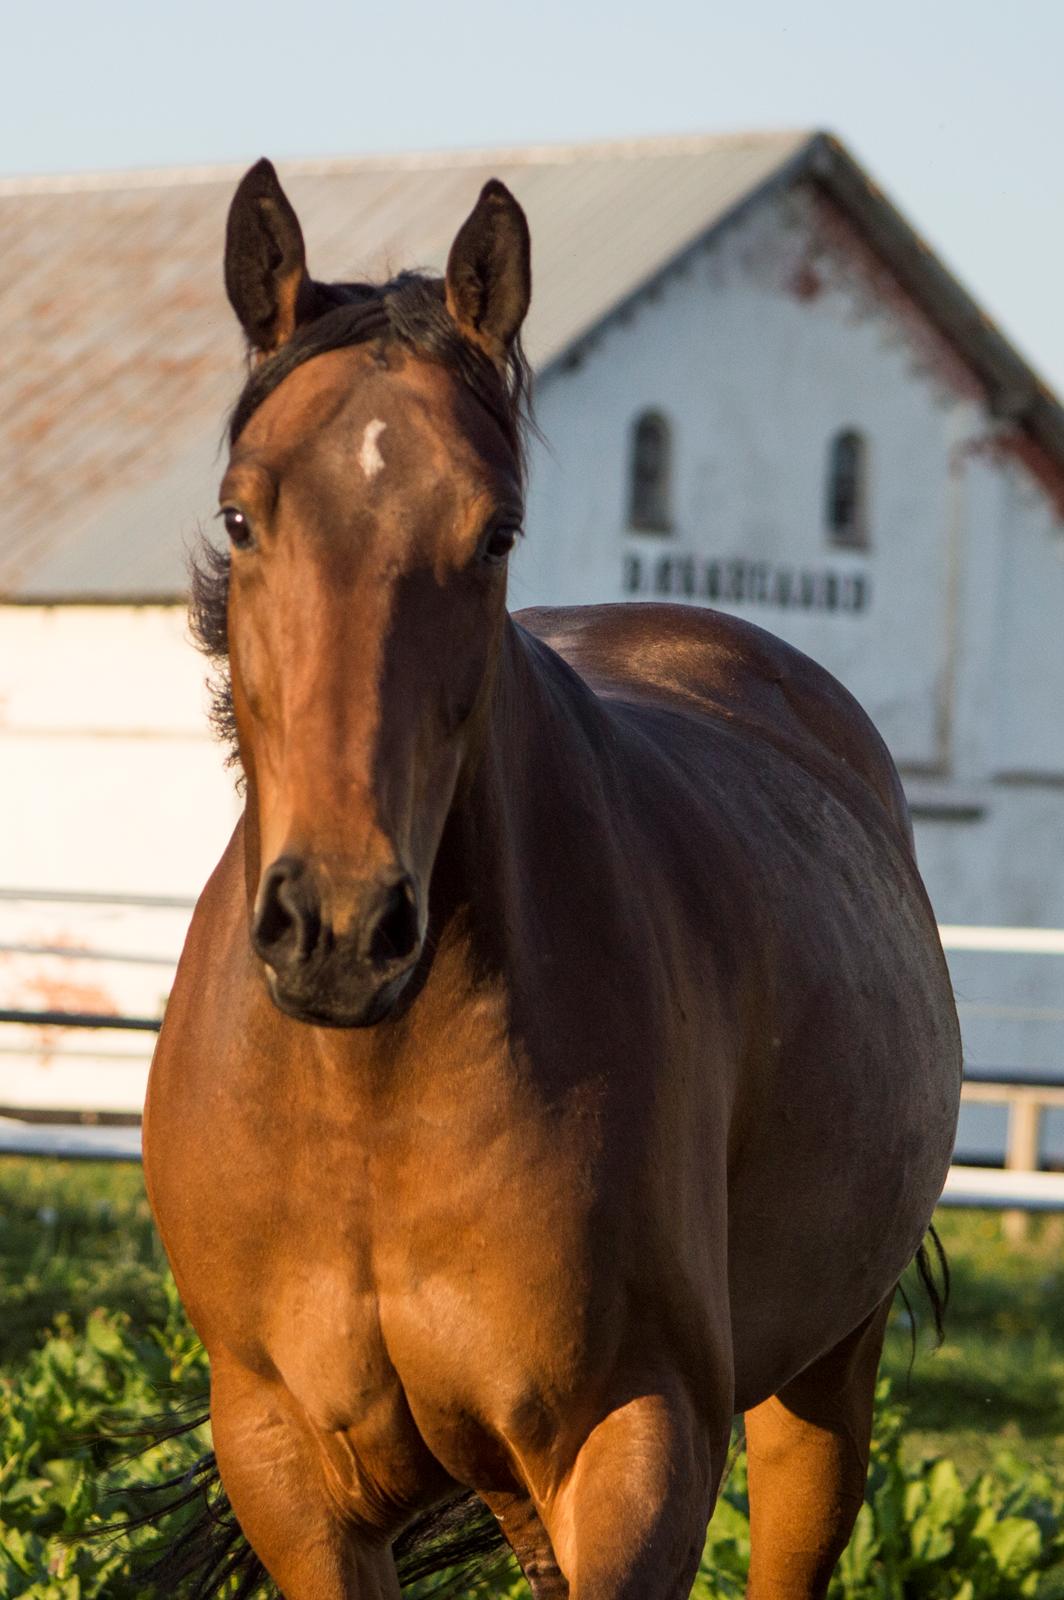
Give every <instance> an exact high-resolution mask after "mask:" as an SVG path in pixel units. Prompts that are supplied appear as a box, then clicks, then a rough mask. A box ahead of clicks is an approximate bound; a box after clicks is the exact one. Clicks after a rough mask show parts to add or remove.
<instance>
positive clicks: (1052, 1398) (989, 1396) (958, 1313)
mask: <svg viewBox="0 0 1064 1600" xmlns="http://www.w3.org/2000/svg"><path fill="white" fill-rule="evenodd" d="M937 1226H938V1230H939V1234H940V1236H941V1238H942V1242H943V1244H944V1245H945V1247H946V1252H947V1255H948V1257H949V1262H950V1270H951V1276H952V1294H951V1297H950V1306H949V1312H948V1315H947V1318H946V1339H945V1342H944V1344H943V1345H942V1347H941V1349H939V1350H936V1351H933V1352H932V1349H931V1342H930V1339H929V1337H928V1332H927V1329H928V1327H929V1324H930V1317H929V1316H928V1315H927V1313H926V1312H924V1315H923V1318H922V1320H923V1323H924V1327H923V1329H922V1330H921V1337H920V1349H919V1352H918V1355H917V1359H916V1362H915V1364H914V1366H913V1370H912V1375H911V1377H910V1376H909V1375H908V1367H909V1356H910V1343H909V1329H908V1322H907V1319H906V1318H905V1314H904V1310H903V1309H902V1308H901V1307H900V1305H899V1306H898V1307H897V1308H896V1309H895V1314H894V1317H893V1319H892V1326H891V1329H890V1332H889V1334H888V1339H887V1345H886V1349H885V1352H884V1361H883V1368H882V1370H883V1371H884V1372H885V1373H887V1374H888V1375H889V1376H890V1378H891V1379H892V1385H893V1392H894V1395H895V1397H896V1398H897V1399H898V1400H900V1401H901V1402H902V1403H903V1404H904V1405H905V1406H906V1408H907V1410H908V1428H907V1437H906V1446H905V1448H906V1454H907V1455H909V1456H910V1457H911V1458H915V1457H916V1456H917V1455H919V1454H921V1453H926V1454H933V1455H950V1456H952V1458H953V1459H954V1460H955V1461H956V1462H957V1464H958V1466H959V1467H960V1468H961V1469H962V1471H963V1472H965V1473H966V1474H969V1475H970V1474H972V1473H974V1472H975V1471H977V1470H981V1469H983V1468H984V1467H987V1466H988V1465H990V1463H991V1462H992V1460H993V1458H994V1456H995V1454H996V1453H997V1452H998V1451H999V1450H1001V1449H1003V1448H1007V1449H1011V1450H1013V1451H1015V1452H1016V1453H1017V1454H1019V1455H1022V1457H1023V1458H1024V1459H1025V1460H1027V1461H1029V1462H1030V1463H1031V1464H1032V1465H1035V1464H1037V1465H1041V1466H1044V1467H1046V1468H1047V1469H1048V1470H1049V1471H1051V1472H1053V1473H1056V1474H1058V1475H1059V1477H1060V1480H1061V1482H1062V1483H1064V1225H1062V1220H1061V1219H1057V1218H1033V1219H1031V1221H1030V1222H1029V1223H1028V1237H1027V1239H1026V1240H1025V1241H1024V1243H1022V1244H1010V1243H1008V1242H1007V1241H1006V1239H1005V1238H1004V1236H1003V1233H1002V1227H1001V1221H1000V1219H999V1217H998V1216H997V1215H996V1214H994V1213H990V1212H956V1211H945V1212H942V1213H940V1214H939V1217H938V1220H937ZM908 1288H909V1297H910V1299H911V1300H912V1301H913V1304H914V1306H915V1307H916V1309H917V1313H918V1316H919V1315H920V1313H921V1311H923V1307H922V1305H921V1300H920V1292H919V1289H918V1287H915V1286H914V1285H913V1284H912V1283H911V1282H910V1283H909V1284H908Z"/></svg>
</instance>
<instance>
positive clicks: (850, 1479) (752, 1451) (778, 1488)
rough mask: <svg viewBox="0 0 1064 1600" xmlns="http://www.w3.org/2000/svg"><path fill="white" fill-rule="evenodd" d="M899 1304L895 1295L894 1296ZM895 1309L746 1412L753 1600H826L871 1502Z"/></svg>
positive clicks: (879, 1314) (886, 1306)
mask: <svg viewBox="0 0 1064 1600" xmlns="http://www.w3.org/2000/svg"><path fill="white" fill-rule="evenodd" d="M891 1299H893V1296H891ZM889 1310H890V1300H889V1299H888V1300H886V1301H885V1302H884V1303H883V1305H881V1306H880V1307H879V1309H878V1310H877V1311H875V1312H873V1313H872V1315H871V1316H870V1317H869V1318H868V1319H867V1321H865V1322H863V1323H862V1324H861V1326H860V1327H859V1328H857V1329H855V1331H854V1332H853V1333H851V1334H850V1336H849V1337H848V1338H847V1339H844V1340H843V1342H842V1343H841V1344H840V1345H837V1346H836V1348H835V1349H834V1350H832V1351H830V1352H829V1353H828V1354H827V1355H825V1356H822V1357H821V1358H820V1360H819V1361H816V1362H814V1363H813V1365H812V1366H811V1367H807V1368H806V1370H805V1372H803V1373H802V1374H801V1376H800V1377H798V1378H795V1380H794V1381H793V1383H789V1384H788V1385H787V1387H786V1388H784V1389H781V1390H780V1392H779V1394H777V1395H774V1396H773V1397H772V1398H771V1399H770V1400H765V1401H764V1402H763V1403H762V1404H761V1405H759V1406H756V1407H755V1408H754V1410H752V1411H748V1412H747V1413H746V1446H747V1459H748V1467H749V1486H750V1541H751V1557H750V1578H749V1584H748V1587H747V1591H746V1592H747V1595H748V1597H749V1600H821V1597H822V1596H823V1595H825V1594H826V1593H827V1588H828V1581H829V1579H830V1578H831V1574H832V1572H833V1571H834V1569H835V1563H836V1562H837V1561H838V1559H839V1557H840V1555H841V1554H842V1552H843V1551H844V1550H845V1548H846V1545H847V1542H848V1541H849V1537H850V1534H851V1533H852V1532H853V1525H854V1522H855V1520H856V1518H857V1513H858V1511H859V1510H860V1509H861V1501H862V1499H863V1498H864V1488H865V1478H866V1476H867V1473H868V1446H869V1439H870V1437H871V1433H872V1405H873V1401H874V1398H875V1388H876V1371H877V1369H878V1367H879V1356H880V1352H881V1350H882V1348H883V1333H884V1330H885V1328H886V1324H887V1314H888V1312H889Z"/></svg>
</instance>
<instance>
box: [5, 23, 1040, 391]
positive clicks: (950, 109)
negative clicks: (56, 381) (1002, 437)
mask: <svg viewBox="0 0 1064 1600" xmlns="http://www.w3.org/2000/svg"><path fill="white" fill-rule="evenodd" d="M3 33H4V42H3V52H4V69H5V70H4V72H3V94H2V96H0V165H2V170H3V171H4V172H5V173H7V174H21V173H32V172H57V171H59V172H62V171H80V170H92V169H98V168H111V167H130V166H156V165H186V164H189V163H194V162H195V163H198V162H212V161H236V160H243V159H252V158H254V157H256V156H258V155H260V154H268V155H271V156H273V157H275V158H276V159H278V160H281V161H283V159H284V157H286V156H306V155H337V154H353V153H357V152H362V151H381V150H403V149H423V148H439V147H447V146H463V145H466V146H467V145H484V144H495V143H523V142H526V141H552V142H553V141H559V140H568V139H587V138H606V137H615V136H626V135H639V134H649V133H673V132H692V131H702V130H708V131H712V130H726V129H740V128H751V127H806V126H808V127H813V126H818V127H829V128H831V129H833V130H834V131H835V132H837V133H839V134H840V135H841V136H842V137H843V139H845V140H846V141H847V143H849V144H850V146H851V148H852V149H853V150H854V151H855V153H856V154H857V155H858V157H859V158H860V159H862V160H863V161H864V162H866V164H867V165H868V166H870V167H871V169H872V171H873V173H874V174H875V175H876V177H877V178H878V179H879V180H880V181H881V182H882V184H883V185H884V187H885V188H886V189H887V191H888V193H890V194H891V195H892V197H893V198H894V199H895V200H896V201H898V202H899V203H900V204H901V206H902V209H903V210H904V211H906V212H907V214H908V215H909V216H910V217H911V218H912V219H913V220H914V221H915V222H916V223H917V225H918V226H919V227H920V228H921V230H922V231H923V232H924V233H925V234H926V236H927V237H928V239H929V240H930V241H931V243H932V244H933V245H935V246H936V247H937V248H938V249H939V250H940V251H941V252H942V254H943V255H944V257H945V259H946V261H947V263H948V264H949V265H950V266H951V267H952V268H953V269H954V270H955V271H957V272H958V273H959V275H960V277H961V278H962V280H963V281H964V282H965V283H967V285H968V286H969V288H971V289H972V290H973V291H974V292H975V293H976V295H977V296H978V297H979V298H980V299H981V300H982V301H983V303H984V304H985V306H986V308H987V309H988V310H989V311H990V312H991V313H992V314H993V315H995V316H997V317H998V318H999V319H1000V321H1001V322H1002V325H1003V327H1004V329H1005V331H1006V332H1007V333H1008V334H1010V335H1011V336H1012V337H1013V338H1014V339H1015V340H1016V342H1017V343H1018V344H1019V346H1020V348H1021V349H1022V350H1023V351H1024V353H1025V354H1026V355H1027V356H1028V357H1029V358H1030V359H1032V360H1033V361H1034V363H1035V364H1036V366H1038V367H1039V368H1041V369H1042V370H1043V371H1044V373H1045V376H1046V377H1047V378H1048V379H1049V380H1050V382H1052V383H1053V384H1054V385H1055V386H1056V388H1057V389H1058V391H1064V310H1062V304H1061V297H1062V294H1064V83H1062V77H1064V72H1062V69H1064V4H1062V3H1061V0H1012V3H1011V4H1004V3H1002V0H997V3H994V4H991V3H988V0H967V3H964V0H887V3H885V4H878V5H874V6H873V5H870V4H867V3H862V0H849V3H845V0H802V3H800V4H797V3H795V0H728V3H727V4H721V3H717V0H701V3H698V0H642V3H639V4H636V3H631V0H609V3H605V0H586V3H583V4H582V3H581V0H528V3H525V4H515V3H514V0H431V3H428V0H405V3H404V0H379V3H377V4H374V5H370V4H366V3H361V4H357V5H356V4H350V3H343V0H312V3H311V4H308V5H297V4H294V3H291V0H289V3H288V4H284V5H282V4H279V3H278V0H254V3H253V0H181V3H180V4H172V3H168V0H155V3H152V0H52V3H50V4H49V3H48V0H38V3H37V4H35V5H31V4H25V5H22V6H19V7H17V8H15V7H13V6H12V7H8V8H5V17H4V30H3Z"/></svg>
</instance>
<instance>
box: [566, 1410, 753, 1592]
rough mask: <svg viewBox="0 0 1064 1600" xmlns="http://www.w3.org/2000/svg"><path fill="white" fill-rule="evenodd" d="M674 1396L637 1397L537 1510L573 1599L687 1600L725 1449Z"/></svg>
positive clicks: (602, 1429) (613, 1415) (602, 1428)
mask: <svg viewBox="0 0 1064 1600" xmlns="http://www.w3.org/2000/svg"><path fill="white" fill-rule="evenodd" d="M717 1431H718V1432H719V1433H720V1434H721V1438H720V1439H719V1440H718V1441H715V1442H714V1441H713V1440H711V1438H710V1434H709V1431H708V1430H707V1429H706V1428H705V1427H704V1426H703V1425H702V1424H700V1422H699V1421H698V1419H697V1418H696V1417H695V1414H694V1411H693V1408H692V1407H691V1406H690V1404H689V1403H688V1402H687V1401H686V1400H685V1399H684V1398H682V1397H681V1396H679V1395H678V1394H665V1393H656V1394H643V1395H639V1396H637V1397H635V1398H633V1399H631V1400H628V1401H627V1402H626V1403H625V1404H623V1405H621V1406H619V1407H617V1408H616V1409H615V1410H613V1411H611V1412H610V1413H609V1414H608V1415H607V1416H606V1417H604V1418H603V1419H602V1421H601V1422H600V1423H599V1424H598V1426H597V1427H596V1428H594V1429H593V1430H592V1432H591V1434H590V1435H589V1436H588V1438H587V1440H586V1441H585V1442H584V1444H583V1446H582V1447H581V1449H580V1452H579V1454H578V1456H577V1458H576V1460H575V1462H574V1464H573V1467H572V1470H571V1471H570V1473H569V1474H568V1476H567V1478H566V1480H565V1482H564V1483H563V1485H562V1487H561V1488H560V1489H559V1491H558V1492H557V1494H556V1495H555V1496H554V1497H553V1499H552V1501H551V1504H550V1506H549V1508H548V1510H547V1512H546V1518H547V1523H548V1528H549V1532H550V1537H551V1542H552V1544H553V1547H554V1552H555V1555H556V1557H557V1560H558V1565H559V1566H560V1568H561V1570H562V1572H563V1573H564V1574H565V1577H566V1578H567V1579H568V1582H569V1585H570V1592H571V1595H572V1600H686V1596H687V1595H688V1594H689V1593H690V1588H691V1584H692V1583H693V1581H694V1577H695V1573H696V1571H697V1568H698V1562H699V1557H700V1555H701V1552H702V1546H703V1542H704V1539H705V1531H706V1524H707V1522H708V1520H709V1515H710V1512H711V1510H712V1502H713V1496H714V1494H715V1492H716V1486H717V1483H718V1481H719V1478H720V1473H721V1469H722V1467H723V1462H724V1455H725V1452H726V1448H727V1421H726V1419H722V1426H721V1428H720V1429H718V1430H717Z"/></svg>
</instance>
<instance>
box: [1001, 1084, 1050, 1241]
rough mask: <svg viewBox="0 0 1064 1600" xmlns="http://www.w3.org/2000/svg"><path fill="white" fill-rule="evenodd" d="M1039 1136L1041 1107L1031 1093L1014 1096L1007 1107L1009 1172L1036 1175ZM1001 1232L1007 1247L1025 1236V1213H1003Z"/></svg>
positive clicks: (1006, 1155) (1007, 1160)
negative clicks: (1032, 1173) (1007, 1244)
mask: <svg viewBox="0 0 1064 1600" xmlns="http://www.w3.org/2000/svg"><path fill="white" fill-rule="evenodd" d="M1041 1134H1042V1105H1041V1102H1040V1101H1039V1099H1038V1098H1037V1095H1035V1094H1024V1093H1020V1094H1017V1095H1016V1097H1015V1098H1014V1099H1013V1101H1012V1104H1011V1105H1010V1107H1009V1132H1008V1144H1007V1146H1006V1149H1005V1166H1006V1167H1007V1168H1008V1170H1009V1171H1010V1172H1037V1171H1038V1157H1039V1153H1040V1145H1041ZM1002 1230H1003V1232H1004V1234H1005V1238H1006V1239H1007V1240H1008V1241H1009V1243H1010V1244H1022V1243H1023V1241H1024V1239H1026V1237H1027V1213H1026V1211H1006V1212H1005V1214H1004V1216H1003V1217H1002Z"/></svg>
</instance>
